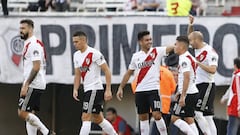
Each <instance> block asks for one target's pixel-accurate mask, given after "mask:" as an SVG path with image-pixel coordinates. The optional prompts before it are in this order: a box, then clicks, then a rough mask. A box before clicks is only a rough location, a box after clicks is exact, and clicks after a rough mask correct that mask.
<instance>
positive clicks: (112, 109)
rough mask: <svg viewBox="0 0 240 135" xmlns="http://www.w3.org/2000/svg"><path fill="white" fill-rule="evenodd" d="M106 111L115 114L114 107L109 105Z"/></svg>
mask: <svg viewBox="0 0 240 135" xmlns="http://www.w3.org/2000/svg"><path fill="white" fill-rule="evenodd" d="M107 112H112V113H113V114H117V111H116V109H115V108H113V107H109V108H108V109H107Z"/></svg>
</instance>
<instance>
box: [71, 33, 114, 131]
mask: <svg viewBox="0 0 240 135" xmlns="http://www.w3.org/2000/svg"><path fill="white" fill-rule="evenodd" d="M72 40H73V44H74V46H75V48H76V50H77V51H76V52H75V53H74V56H73V62H74V68H75V76H74V88H73V98H74V99H75V100H77V101H79V99H78V89H79V86H80V84H81V82H82V83H83V87H84V96H83V108H82V111H83V113H82V127H81V130H80V133H79V135H88V134H89V132H90V129H91V120H93V122H94V123H96V124H98V125H99V126H100V127H101V128H102V129H103V131H104V132H105V133H107V134H109V135H117V133H116V131H115V130H114V128H113V127H112V125H111V124H110V123H109V122H108V121H107V120H106V119H105V118H104V117H103V114H102V111H103V103H104V100H105V101H108V100H110V99H112V91H111V72H110V69H109V67H108V65H107V63H106V61H105V59H104V57H103V55H102V54H101V53H100V52H99V51H98V50H96V49H94V48H92V47H90V46H88V44H87V35H86V34H85V33H84V32H82V31H77V32H75V33H74V34H73V37H72ZM101 70H102V71H103V72H104V73H105V78H106V89H105V90H104V89H103V85H102V81H101Z"/></svg>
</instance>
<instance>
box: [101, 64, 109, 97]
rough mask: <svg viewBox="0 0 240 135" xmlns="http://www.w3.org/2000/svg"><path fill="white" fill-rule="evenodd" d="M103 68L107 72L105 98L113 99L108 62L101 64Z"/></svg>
mask: <svg viewBox="0 0 240 135" xmlns="http://www.w3.org/2000/svg"><path fill="white" fill-rule="evenodd" d="M100 67H101V70H102V71H103V72H104V74H105V79H106V90H105V93H104V100H105V101H108V100H111V99H112V90H111V71H110V69H109V67H108V65H107V63H103V64H102V65H101V66H100Z"/></svg>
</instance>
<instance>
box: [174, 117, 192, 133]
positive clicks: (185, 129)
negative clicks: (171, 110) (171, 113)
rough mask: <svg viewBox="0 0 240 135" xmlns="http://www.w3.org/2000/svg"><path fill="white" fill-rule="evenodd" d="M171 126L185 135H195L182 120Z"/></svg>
mask: <svg viewBox="0 0 240 135" xmlns="http://www.w3.org/2000/svg"><path fill="white" fill-rule="evenodd" d="M173 124H174V125H175V126H177V127H178V128H179V129H180V130H181V131H183V132H184V133H185V134H187V135H196V133H195V132H194V131H193V130H192V129H191V127H190V126H189V125H188V124H187V122H185V121H184V120H181V119H178V120H176V121H175V122H174V123H173Z"/></svg>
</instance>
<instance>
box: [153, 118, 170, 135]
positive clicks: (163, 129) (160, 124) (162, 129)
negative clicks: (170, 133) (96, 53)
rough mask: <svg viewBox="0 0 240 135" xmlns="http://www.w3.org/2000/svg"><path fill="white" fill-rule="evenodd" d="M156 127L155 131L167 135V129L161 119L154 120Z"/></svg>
mask: <svg viewBox="0 0 240 135" xmlns="http://www.w3.org/2000/svg"><path fill="white" fill-rule="evenodd" d="M155 122H156V125H157V129H158V131H159V132H160V134H161V135H167V128H166V124H165V122H164V120H163V118H161V119H160V120H155Z"/></svg>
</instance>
